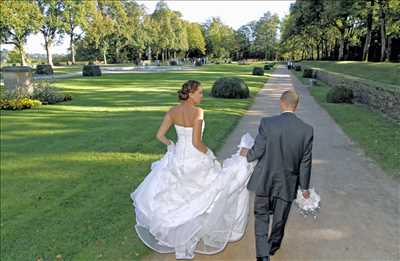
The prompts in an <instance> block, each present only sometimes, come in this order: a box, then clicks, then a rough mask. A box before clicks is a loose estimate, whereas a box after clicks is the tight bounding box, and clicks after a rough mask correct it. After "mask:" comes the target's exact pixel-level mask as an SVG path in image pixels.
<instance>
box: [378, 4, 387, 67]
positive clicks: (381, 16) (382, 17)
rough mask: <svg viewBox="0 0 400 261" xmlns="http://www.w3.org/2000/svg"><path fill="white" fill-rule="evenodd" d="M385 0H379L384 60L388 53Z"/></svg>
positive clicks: (382, 55)
mask: <svg viewBox="0 0 400 261" xmlns="http://www.w3.org/2000/svg"><path fill="white" fill-rule="evenodd" d="M385 2H386V1H385V0H380V1H379V20H380V27H381V58H380V61H381V62H383V61H384V60H385V54H386V23H385V10H384V8H385V7H384V5H385Z"/></svg>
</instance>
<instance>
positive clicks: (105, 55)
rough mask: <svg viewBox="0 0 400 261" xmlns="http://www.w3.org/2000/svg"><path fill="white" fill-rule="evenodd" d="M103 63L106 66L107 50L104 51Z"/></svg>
mask: <svg viewBox="0 0 400 261" xmlns="http://www.w3.org/2000/svg"><path fill="white" fill-rule="evenodd" d="M103 61H104V64H107V49H106V48H104V49H103Z"/></svg>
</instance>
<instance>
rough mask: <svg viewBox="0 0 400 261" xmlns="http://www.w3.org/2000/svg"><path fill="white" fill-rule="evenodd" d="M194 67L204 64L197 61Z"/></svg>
mask: <svg viewBox="0 0 400 261" xmlns="http://www.w3.org/2000/svg"><path fill="white" fill-rule="evenodd" d="M194 65H195V66H202V65H203V64H202V63H201V62H200V61H195V62H194Z"/></svg>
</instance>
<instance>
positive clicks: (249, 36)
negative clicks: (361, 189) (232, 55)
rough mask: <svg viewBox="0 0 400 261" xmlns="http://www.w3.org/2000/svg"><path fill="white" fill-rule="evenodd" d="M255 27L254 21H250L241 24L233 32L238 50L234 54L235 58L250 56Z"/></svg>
mask: <svg viewBox="0 0 400 261" xmlns="http://www.w3.org/2000/svg"><path fill="white" fill-rule="evenodd" d="M255 27H256V21H253V22H250V23H248V24H246V25H242V26H241V27H240V28H239V29H238V30H237V31H236V32H235V39H236V40H235V41H236V43H237V45H238V46H237V47H238V50H237V51H238V52H237V54H236V59H237V60H239V59H243V58H248V57H250V54H251V51H252V49H253V48H252V46H253V42H254V39H255Z"/></svg>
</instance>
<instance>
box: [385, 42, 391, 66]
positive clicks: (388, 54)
mask: <svg viewBox="0 0 400 261" xmlns="http://www.w3.org/2000/svg"><path fill="white" fill-rule="evenodd" d="M387 45H388V48H387V50H386V54H387V55H386V61H387V62H389V60H390V56H391V55H392V36H389V37H388V43H387Z"/></svg>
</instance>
